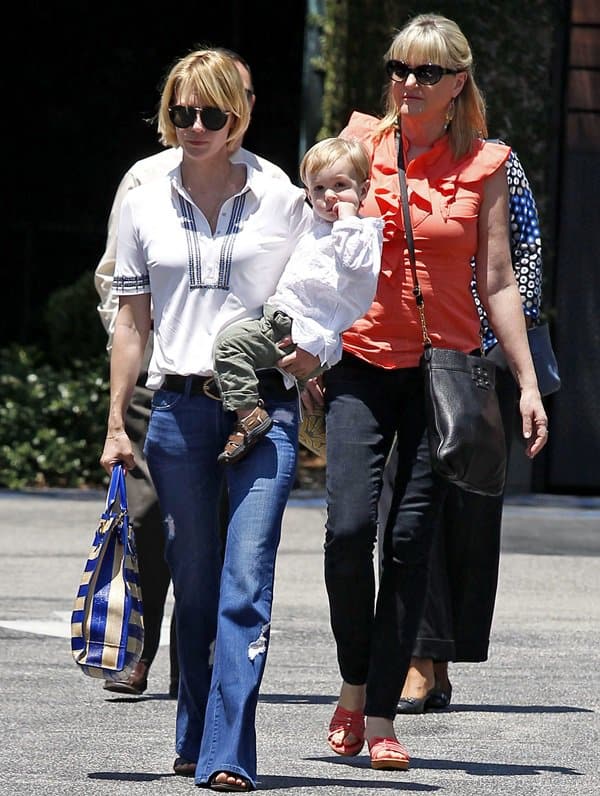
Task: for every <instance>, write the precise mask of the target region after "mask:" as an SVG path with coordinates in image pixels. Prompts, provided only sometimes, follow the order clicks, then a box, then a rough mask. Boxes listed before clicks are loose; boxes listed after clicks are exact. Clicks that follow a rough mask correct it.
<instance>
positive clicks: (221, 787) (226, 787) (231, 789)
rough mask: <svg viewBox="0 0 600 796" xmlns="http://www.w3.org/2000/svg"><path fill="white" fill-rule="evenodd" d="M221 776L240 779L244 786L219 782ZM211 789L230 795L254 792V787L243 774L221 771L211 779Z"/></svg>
mask: <svg viewBox="0 0 600 796" xmlns="http://www.w3.org/2000/svg"><path fill="white" fill-rule="evenodd" d="M219 774H226V775H227V776H228V777H232V778H234V779H240V780H242V782H243V783H244V784H243V785H238V784H236V783H235V782H217V777H218V776H219ZM209 787H210V789H211V790H218V791H226V792H228V793H249V792H250V791H251V790H253V788H252V785H251V784H250V782H248V780H247V779H246V778H245V777H242V775H241V774H234V773H233V772H231V771H219V772H218V773H217V774H215V775H214V777H211V779H210V782H209Z"/></svg>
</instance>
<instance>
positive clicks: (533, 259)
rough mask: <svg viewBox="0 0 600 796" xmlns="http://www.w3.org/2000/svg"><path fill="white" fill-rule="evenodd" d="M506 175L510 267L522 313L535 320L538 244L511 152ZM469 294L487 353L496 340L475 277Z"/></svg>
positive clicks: (524, 183)
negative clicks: (477, 317) (473, 302)
mask: <svg viewBox="0 0 600 796" xmlns="http://www.w3.org/2000/svg"><path fill="white" fill-rule="evenodd" d="M506 172H507V177H508V190H509V212H510V254H511V259H512V265H513V269H514V272H515V277H516V280H517V285H518V286H519V292H520V294H521V299H522V301H523V312H524V313H525V315H528V316H529V317H531V318H533V319H534V320H536V319H537V317H538V315H539V312H540V302H541V292H542V241H541V237H540V225H539V220H538V213H537V208H536V204H535V199H534V198H533V193H532V192H531V188H530V187H529V181H528V179H527V177H526V176H525V172H524V170H523V166H522V165H521V162H520V161H519V158H518V157H517V155H516V154H515V153H514V152H511V153H510V155H509V158H508V161H507V162H506ZM473 265H474V263H473ZM471 290H472V291H473V295H474V298H475V304H476V306H477V312H478V313H479V317H480V319H481V333H482V341H483V348H484V351H489V349H490V348H492V347H493V346H494V345H496V343H497V342H498V340H497V338H496V335H495V334H494V331H493V329H492V328H491V327H490V324H489V321H488V318H487V315H486V313H485V310H484V308H483V306H482V304H481V300H480V298H479V296H478V295H477V289H476V284H475V276H473V280H472V282H471Z"/></svg>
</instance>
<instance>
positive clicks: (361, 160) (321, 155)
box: [300, 138, 371, 187]
mask: <svg viewBox="0 0 600 796" xmlns="http://www.w3.org/2000/svg"><path fill="white" fill-rule="evenodd" d="M340 158H348V160H349V161H350V165H351V167H352V171H353V172H354V174H353V176H354V178H355V179H356V181H357V182H358V183H359V184H361V185H362V183H364V182H365V181H366V180H368V179H369V174H370V171H371V161H370V160H369V154H368V152H367V150H366V148H365V145H364V144H363V143H362V142H361V141H358V140H357V139H356V138H347V139H346V138H324V139H323V140H322V141H319V142H317V143H316V144H314V145H313V146H311V148H310V149H309V150H307V152H306V154H305V155H304V157H303V158H302V162H301V163H300V179H301V180H302V182H303V183H304V185H305V186H307V187H308V180H309V179H310V177H311V176H312V175H313V174H317V173H318V172H319V171H322V170H323V169H326V168H329V167H330V166H332V165H333V164H334V163H335V162H336V160H339V159H340Z"/></svg>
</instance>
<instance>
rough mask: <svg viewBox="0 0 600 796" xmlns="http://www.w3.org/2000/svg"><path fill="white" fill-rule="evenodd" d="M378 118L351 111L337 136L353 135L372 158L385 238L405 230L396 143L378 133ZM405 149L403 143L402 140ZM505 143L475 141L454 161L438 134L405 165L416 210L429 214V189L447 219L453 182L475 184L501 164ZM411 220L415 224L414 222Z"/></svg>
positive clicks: (445, 140) (454, 188) (388, 133)
mask: <svg viewBox="0 0 600 796" xmlns="http://www.w3.org/2000/svg"><path fill="white" fill-rule="evenodd" d="M378 126H379V119H377V118H375V117H374V116H369V115H368V114H366V113H360V112H359V111H354V112H353V113H352V115H351V116H350V120H349V121H348V124H347V125H346V127H345V128H344V129H343V130H342V132H341V133H340V137H341V138H358V139H359V140H360V141H362V142H363V143H364V144H365V146H366V147H367V150H368V151H369V154H370V157H371V164H372V171H373V176H374V177H375V183H376V184H375V186H372V192H373V193H372V196H373V199H374V200H375V202H376V203H377V206H378V208H379V213H380V215H381V217H382V218H383V221H384V240H388V239H390V238H391V237H393V236H394V234H395V232H396V230H397V229H404V224H403V222H402V218H401V214H400V212H399V210H400V204H401V200H400V192H399V191H400V185H399V181H398V170H397V165H396V164H397V157H396V141H395V137H394V135H392V134H391V131H386V132H385V133H384V134H383V135H382V136H380V133H379V132H378ZM403 145H404V147H405V148H406V142H405V141H404V140H403ZM509 154H510V147H507V146H506V145H504V144H495V143H491V142H488V141H483V140H480V141H476V142H475V144H474V147H473V151H472V152H471V153H470V154H468V155H465V157H463V158H461V160H459V161H454V159H453V155H452V150H451V149H450V146H449V139H448V136H443V137H442V138H440V139H439V140H438V141H436V142H435V144H434V145H433V147H432V148H431V149H430V150H429V152H426V153H425V154H423V155H420V156H419V157H418V158H416V159H415V160H413V161H411V162H410V163H409V164H408V167H407V170H406V175H407V178H408V179H409V180H410V192H411V204H412V205H413V206H414V205H417V206H418V207H419V208H420V209H421V211H426V212H431V205H432V200H431V193H430V191H431V189H433V190H434V191H435V192H436V193H437V194H438V195H439V202H440V210H441V214H442V218H443V219H444V220H446V219H447V218H448V217H449V213H450V207H451V205H452V203H453V201H454V199H455V197H456V191H457V186H458V185H466V184H469V183H477V182H480V181H481V180H482V179H484V178H485V177H488V176H489V175H490V174H493V173H494V172H495V171H496V170H497V169H498V168H500V166H501V165H503V164H504V163H505V162H506V161H507V160H508V156H509ZM413 223H414V222H413Z"/></svg>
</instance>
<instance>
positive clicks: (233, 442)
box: [217, 400, 273, 464]
mask: <svg viewBox="0 0 600 796" xmlns="http://www.w3.org/2000/svg"><path fill="white" fill-rule="evenodd" d="M264 406H265V405H264V403H263V402H262V401H260V400H259V402H258V405H257V406H256V409H253V410H252V412H251V413H250V414H249V415H248V416H247V417H245V418H244V419H243V420H238V422H237V423H236V424H235V426H234V428H233V431H232V432H231V434H230V435H229V439H228V440H227V442H226V443H225V447H224V448H223V452H222V453H220V454H219V456H218V457H217V461H218V462H219V463H220V464H234V463H235V462H239V461H240V459H243V458H244V456H245V455H246V454H247V453H248V451H249V450H250V448H252V447H253V446H254V445H256V443H257V442H258V441H259V439H261V438H262V437H264V435H265V434H266V433H267V431H268V430H269V429H270V428H271V426H272V425H273V420H272V419H271V418H270V417H269V413H268V412H267V410H266V409H265V408H264Z"/></svg>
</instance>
